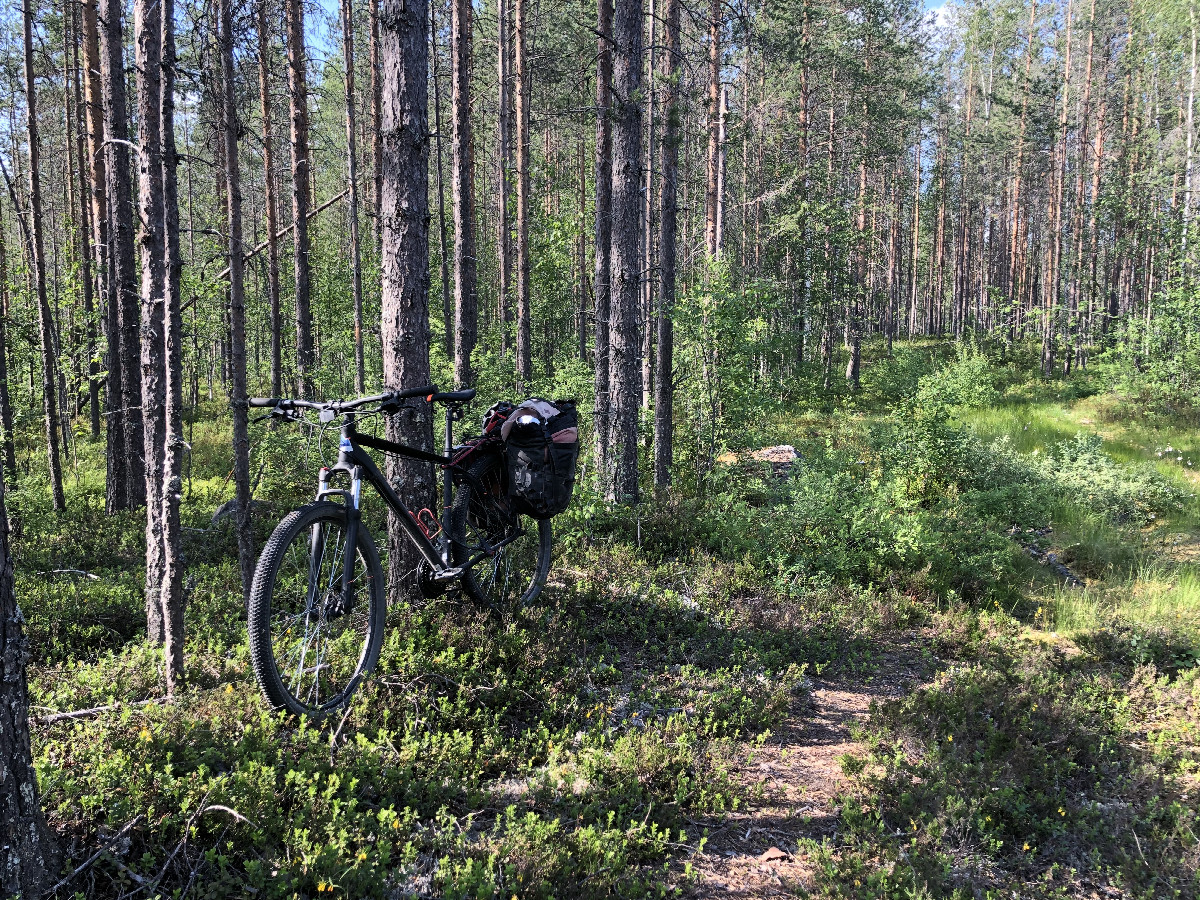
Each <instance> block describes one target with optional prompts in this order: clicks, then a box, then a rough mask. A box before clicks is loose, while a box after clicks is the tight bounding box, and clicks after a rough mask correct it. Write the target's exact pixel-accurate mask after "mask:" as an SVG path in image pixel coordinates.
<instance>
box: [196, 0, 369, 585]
mask: <svg viewBox="0 0 1200 900" xmlns="http://www.w3.org/2000/svg"><path fill="white" fill-rule="evenodd" d="M262 6H263V4H262V3H260V4H259V7H258V8H259V10H260V12H261V10H262ZM219 15H220V26H221V33H220V36H219V40H220V46H221V128H222V132H223V137H224V142H225V185H226V189H227V201H226V209H225V212H226V224H227V225H228V229H229V243H228V244H227V254H228V257H229V324H230V329H229V332H230V333H229V339H230V343H231V344H232V356H233V379H232V383H231V385H230V391H229V406H230V409H231V410H232V411H233V485H234V492H235V495H236V498H237V515H236V519H235V524H236V531H237V539H238V564H239V567H240V569H241V573H242V596H243V597H244V598H245V600H246V601H247V602H249V599H250V583H251V581H253V579H254V532H253V530H252V528H251V506H250V433H249V422H248V414H249V406H248V405H247V400H246V398H247V396H248V394H247V389H246V291H245V280H244V273H243V263H242V256H243V254H244V253H245V248H244V247H243V246H242V178H241V172H240V169H239V165H238V145H237V139H238V130H239V124H238V119H237V95H236V91H235V82H234V74H233V11H232V9H231V0H220V12H219ZM260 21H261V20H260ZM260 33H261V32H260ZM359 390H360V391H361V390H362V386H361V385H360V386H359ZM276 396H278V395H276Z"/></svg>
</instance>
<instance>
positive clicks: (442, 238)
mask: <svg viewBox="0 0 1200 900" xmlns="http://www.w3.org/2000/svg"><path fill="white" fill-rule="evenodd" d="M437 35H438V29H437V20H436V18H435V16H434V8H433V5H432V4H430V7H429V43H430V47H431V52H432V54H433V60H432V61H433V73H432V75H433V116H434V124H433V134H434V140H435V141H436V142H437V165H436V166H435V170H436V172H437V208H438V267H439V268H440V269H441V272H440V275H441V278H440V279H439V281H438V286H439V288H440V289H441V294H442V344H443V346H444V347H445V350H446V356H447V357H449V358H451V359H453V357H454V334H453V331H454V309H453V307H452V306H451V305H450V258H449V257H448V256H447V254H446V187H445V180H444V179H443V177H442V172H443V169H444V168H445V165H444V160H445V153H443V149H442V91H441V83H442V73H441V72H440V71H439V69H440V68H441V66H440V63H441V55H440V54H439V53H438V48H437Z"/></svg>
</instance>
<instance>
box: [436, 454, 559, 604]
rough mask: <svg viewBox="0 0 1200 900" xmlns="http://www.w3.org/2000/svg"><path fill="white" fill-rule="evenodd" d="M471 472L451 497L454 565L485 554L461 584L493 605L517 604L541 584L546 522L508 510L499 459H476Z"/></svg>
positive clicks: (547, 538) (547, 541)
mask: <svg viewBox="0 0 1200 900" xmlns="http://www.w3.org/2000/svg"><path fill="white" fill-rule="evenodd" d="M471 474H472V475H473V476H474V481H470V480H469V481H468V482H467V483H466V484H464V485H463V488H462V490H461V491H460V494H459V496H458V498H456V504H455V505H456V508H457V510H456V511H457V513H458V514H457V515H456V517H455V526H456V531H457V532H458V534H459V545H458V548H457V555H458V558H459V560H460V564H461V563H462V562H466V561H468V560H470V559H472V558H473V557H475V556H477V555H479V554H480V553H485V554H486V555H485V556H484V557H483V558H482V559H480V560H479V561H478V562H476V563H475V565H473V566H472V567H471V568H470V569H468V570H467V572H466V573H465V574H464V576H463V586H464V588H465V589H466V591H467V593H468V594H469V595H470V596H471V597H472V598H473V599H474V600H476V601H477V602H480V603H483V604H485V605H487V606H490V607H491V608H493V609H495V610H498V611H512V610H514V609H520V608H521V607H523V606H525V605H527V604H529V603H531V602H533V600H535V599H536V598H537V596H538V595H539V594H540V593H541V591H542V588H543V587H544V585H545V583H546V575H547V573H548V572H549V569H550V545H551V537H550V523H549V522H547V521H539V520H537V519H533V518H530V517H528V516H520V515H517V514H515V513H514V512H513V510H512V507H511V504H510V501H509V499H508V496H507V494H506V492H505V491H504V489H503V479H502V470H501V468H500V462H499V460H487V461H485V462H483V463H480V464H478V465H477V466H475V467H473V468H472V470H471ZM464 497H465V498H466V500H465V502H464Z"/></svg>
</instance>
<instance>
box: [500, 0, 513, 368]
mask: <svg viewBox="0 0 1200 900" xmlns="http://www.w3.org/2000/svg"><path fill="white" fill-rule="evenodd" d="M496 8H497V26H496V79H497V86H498V90H497V93H498V96H497V103H498V109H497V115H496V130H497V143H499V145H500V146H499V147H498V150H499V161H500V171H499V178H498V179H497V181H498V183H499V186H500V197H499V204H498V205H499V215H498V216H497V229H498V233H497V235H496V255H497V257H499V259H498V263H499V265H498V268H499V276H500V282H499V285H498V286H497V310H496V319H497V320H498V321H499V323H500V353H501V355H503V356H507V355H508V350H509V343H510V339H511V338H510V335H509V328H508V326H509V323H510V322H511V313H510V309H511V303H510V299H511V294H512V223H511V221H510V219H509V209H508V204H509V199H510V198H511V196H512V187H511V185H510V183H509V179H510V177H511V172H512V128H511V117H512V92H511V87H510V85H509V82H510V81H511V77H512V73H511V71H510V60H509V45H510V43H511V42H512V39H511V35H510V32H511V30H512V26H511V23H510V22H509V16H510V12H509V0H497V4H496Z"/></svg>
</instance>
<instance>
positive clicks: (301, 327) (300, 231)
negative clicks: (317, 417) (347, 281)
mask: <svg viewBox="0 0 1200 900" xmlns="http://www.w3.org/2000/svg"><path fill="white" fill-rule="evenodd" d="M285 7H286V10H287V45H288V48H287V49H288V99H289V103H290V117H291V139H292V222H293V223H294V226H293V228H292V266H293V269H294V272H295V285H296V390H297V392H298V393H299V395H300V396H301V397H308V396H310V395H311V394H312V391H313V362H314V360H313V335H312V306H311V290H312V287H311V281H310V276H311V272H310V267H309V258H308V257H309V241H308V207H309V202H310V197H309V186H310V179H311V178H312V171H311V164H310V154H309V149H308V72H307V54H306V53H305V48H304V2H303V0H285Z"/></svg>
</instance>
